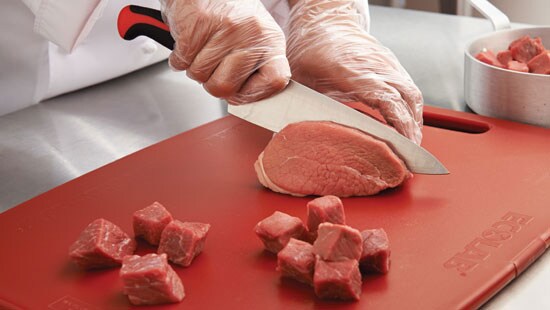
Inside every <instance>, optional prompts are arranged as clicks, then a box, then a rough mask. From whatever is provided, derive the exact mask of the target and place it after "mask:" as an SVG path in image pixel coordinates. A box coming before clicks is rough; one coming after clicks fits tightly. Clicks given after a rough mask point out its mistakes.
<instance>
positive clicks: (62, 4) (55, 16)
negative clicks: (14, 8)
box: [22, 0, 108, 52]
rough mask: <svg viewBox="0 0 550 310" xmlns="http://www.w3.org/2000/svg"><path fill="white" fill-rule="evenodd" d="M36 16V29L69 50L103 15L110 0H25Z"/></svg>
mask: <svg viewBox="0 0 550 310" xmlns="http://www.w3.org/2000/svg"><path fill="white" fill-rule="evenodd" d="M22 1H23V3H25V5H26V6H27V7H28V8H29V9H30V10H31V11H32V13H33V14H34V16H35V19H34V31H35V32H36V33H38V34H40V35H42V36H43V37H45V38H46V39H48V40H50V41H51V42H53V43H55V44H57V45H58V46H59V47H61V48H63V49H64V50H66V51H68V52H70V51H72V50H73V49H74V48H75V47H76V46H77V45H78V43H80V42H81V41H82V40H83V39H84V38H85V37H86V35H87V34H88V33H89V32H90V30H91V29H92V27H93V25H94V24H95V22H96V21H97V20H98V19H99V18H100V17H101V14H102V12H103V9H104V8H105V5H106V2H107V1H108V0H22Z"/></svg>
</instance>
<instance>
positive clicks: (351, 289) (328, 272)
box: [313, 258, 362, 300]
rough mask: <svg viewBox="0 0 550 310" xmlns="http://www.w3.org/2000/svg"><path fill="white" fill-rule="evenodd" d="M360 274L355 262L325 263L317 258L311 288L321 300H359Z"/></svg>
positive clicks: (352, 260) (353, 260) (351, 260)
mask: <svg viewBox="0 0 550 310" xmlns="http://www.w3.org/2000/svg"><path fill="white" fill-rule="evenodd" d="M361 284H362V283H361V272H360V271H359V264H358V263H357V260H355V259H350V260H344V261H338V262H327V261H323V260H322V259H319V258H317V261H316V264H315V273H314V276H313V287H314V289H315V295H317V297H319V298H321V299H340V300H359V299H360V298H361Z"/></svg>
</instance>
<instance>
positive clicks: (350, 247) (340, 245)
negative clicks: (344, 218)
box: [313, 223, 363, 261]
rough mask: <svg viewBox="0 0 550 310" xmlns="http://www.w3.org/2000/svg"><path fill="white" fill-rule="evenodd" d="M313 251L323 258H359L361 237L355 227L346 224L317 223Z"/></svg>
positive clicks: (361, 248)
mask: <svg viewBox="0 0 550 310" xmlns="http://www.w3.org/2000/svg"><path fill="white" fill-rule="evenodd" d="M317 232H318V236H317V240H315V242H314V243H313V253H315V254H316V255H319V256H320V257H321V258H322V259H323V260H327V261H339V260H346V259H357V260H358V259H359V258H360V257H361V253H363V238H362V237H361V233H360V232H359V231H358V230H357V229H353V228H351V227H349V226H346V225H339V224H332V223H323V224H321V225H319V230H318V231H317Z"/></svg>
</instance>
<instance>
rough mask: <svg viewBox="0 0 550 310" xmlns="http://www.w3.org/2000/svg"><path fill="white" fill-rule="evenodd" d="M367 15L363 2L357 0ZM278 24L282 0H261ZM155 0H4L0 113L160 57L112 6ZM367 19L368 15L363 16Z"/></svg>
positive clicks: (284, 10) (284, 9) (283, 13)
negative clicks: (120, 26)
mask: <svg viewBox="0 0 550 310" xmlns="http://www.w3.org/2000/svg"><path fill="white" fill-rule="evenodd" d="M357 1H358V2H359V3H360V8H361V10H362V11H363V12H362V13H363V14H364V15H365V16H366V17H368V3H367V1H366V0H364V1H363V0H357ZM262 2H263V3H264V5H265V6H266V8H267V9H268V10H269V11H270V12H271V14H272V15H273V17H274V18H275V20H276V21H277V22H278V23H279V24H280V25H282V26H284V24H285V22H286V19H287V16H288V12H289V8H288V4H287V0H262ZM128 4H136V5H142V6H147V7H152V8H157V9H158V8H159V1H158V0H131V1H130V0H122V1H121V0H118V1H108V0H22V1H16V0H10V1H4V2H3V3H2V10H0V26H1V28H0V29H2V31H0V46H1V49H0V115H4V114H7V113H10V112H13V111H16V110H19V109H22V108H25V107H27V106H30V105H32V104H35V103H38V102H40V101H42V100H44V99H47V98H51V97H54V96H57V95H60V94H63V93H67V92H70V91H73V90H77V89H80V88H83V87H87V86H90V85H93V84H97V83H100V82H103V81H106V80H109V79H112V78H115V77H118V76H121V75H124V74H126V73H129V72H132V71H135V70H138V69H140V68H143V67H145V66H148V65H151V64H153V63H156V62H159V61H161V60H164V59H166V58H167V57H168V55H169V53H170V51H168V50H167V49H165V48H164V47H162V46H161V45H159V44H157V43H156V42H154V41H153V40H151V39H149V38H145V37H138V38H136V39H134V40H133V41H125V40H122V39H121V38H120V37H119V35H118V30H117V28H116V19H117V16H118V12H120V10H121V9H122V8H123V7H124V6H126V5H128ZM366 20H367V21H368V18H367V19H366Z"/></svg>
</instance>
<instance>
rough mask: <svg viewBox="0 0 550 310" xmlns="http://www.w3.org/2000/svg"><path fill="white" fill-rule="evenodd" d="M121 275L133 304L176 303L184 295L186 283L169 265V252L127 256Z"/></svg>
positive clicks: (125, 292)
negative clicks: (167, 258)
mask: <svg viewBox="0 0 550 310" xmlns="http://www.w3.org/2000/svg"><path fill="white" fill-rule="evenodd" d="M120 278H121V279H122V282H123V283H124V294H126V295H128V299H130V302H131V303H132V304H134V305H156V304H164V303H173V302H179V301H181V300H182V299H183V298H184V297H185V292H184V289H183V284H182V283H181V280H180V278H179V277H178V275H177V274H176V272H175V271H174V269H172V267H170V265H169V264H168V261H167V260H166V254H161V255H157V254H154V253H152V254H147V255H144V256H138V255H131V256H126V257H124V261H123V263H122V268H121V269H120Z"/></svg>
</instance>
